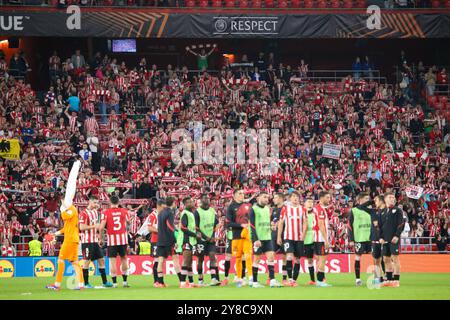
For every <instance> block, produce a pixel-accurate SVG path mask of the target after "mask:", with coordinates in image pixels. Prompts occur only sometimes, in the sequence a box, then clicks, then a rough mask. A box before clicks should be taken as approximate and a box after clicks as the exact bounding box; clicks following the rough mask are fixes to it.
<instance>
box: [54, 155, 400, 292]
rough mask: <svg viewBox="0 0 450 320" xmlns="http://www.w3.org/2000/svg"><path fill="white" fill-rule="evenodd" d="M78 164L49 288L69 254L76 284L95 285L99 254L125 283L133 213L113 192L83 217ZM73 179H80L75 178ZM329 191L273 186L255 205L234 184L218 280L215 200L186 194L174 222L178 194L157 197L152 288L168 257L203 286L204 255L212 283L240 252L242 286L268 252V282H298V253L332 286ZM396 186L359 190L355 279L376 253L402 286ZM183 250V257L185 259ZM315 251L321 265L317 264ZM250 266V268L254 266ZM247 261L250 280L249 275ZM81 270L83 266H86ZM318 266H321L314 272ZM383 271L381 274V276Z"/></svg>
mask: <svg viewBox="0 0 450 320" xmlns="http://www.w3.org/2000/svg"><path fill="white" fill-rule="evenodd" d="M79 166H80V164H79V163H75V165H74V166H73V168H72V170H71V175H70V177H69V180H68V186H67V190H66V197H65V199H64V200H63V203H62V205H61V216H62V219H63V221H64V227H63V229H61V230H60V231H58V232H57V233H55V234H52V235H49V236H51V237H54V236H57V235H59V234H64V242H63V245H62V247H61V250H60V253H59V259H58V271H57V276H56V282H55V283H54V284H52V285H50V286H47V288H48V289H53V290H59V289H60V287H61V281H62V276H63V273H64V269H65V265H64V260H69V261H70V262H71V263H72V265H73V267H74V270H75V273H76V275H77V279H78V286H76V287H75V288H74V289H83V288H92V286H91V285H90V284H89V272H88V268H89V264H90V262H91V261H94V260H98V265H99V271H100V274H101V277H102V282H103V286H102V287H117V269H116V263H117V262H116V258H117V257H120V260H121V261H120V262H121V264H120V265H121V267H120V269H121V274H122V277H123V286H124V287H129V285H128V282H127V277H128V264H127V256H126V255H127V246H128V236H127V234H128V232H127V227H128V221H129V213H128V210H127V209H125V208H120V205H119V199H118V198H117V197H116V196H112V197H111V198H110V204H111V205H110V208H108V209H105V210H104V211H103V212H102V213H101V214H100V213H99V210H98V208H99V204H98V200H97V199H96V198H95V197H91V198H90V200H89V204H88V207H87V208H86V209H85V210H84V211H82V212H81V214H80V216H78V212H77V209H76V208H75V207H74V206H73V204H72V199H73V195H74V194H75V186H76V177H77V175H78V170H79ZM74 179H75V180H74ZM330 201H331V195H330V194H329V193H328V192H325V191H322V192H320V193H319V201H318V203H317V204H315V203H314V202H315V200H314V199H313V198H310V197H306V198H304V199H302V197H301V193H299V192H297V191H294V190H291V191H290V193H289V194H288V195H285V194H282V193H276V194H274V195H273V199H272V204H271V203H270V196H269V194H267V193H265V192H261V193H259V194H258V195H257V196H256V202H255V203H254V204H253V205H252V204H251V203H250V202H249V201H247V200H246V199H245V195H244V191H243V190H240V189H236V190H234V193H233V200H232V201H231V203H230V204H229V206H228V209H227V211H226V228H227V243H226V254H225V264H224V267H225V278H224V279H223V280H222V281H220V277H219V268H218V263H217V259H216V242H215V239H214V235H215V230H216V228H217V226H218V219H217V214H216V211H215V210H214V208H212V207H211V206H210V199H209V196H208V194H203V195H202V196H201V198H200V205H199V206H198V207H197V208H196V205H195V201H194V200H193V199H192V198H190V197H186V198H184V199H183V201H182V202H183V207H184V208H183V211H182V212H181V214H180V218H179V223H178V225H175V223H174V221H175V213H176V209H177V208H176V205H175V203H176V202H175V198H173V197H167V198H166V199H160V200H158V201H157V205H156V209H155V210H154V211H153V212H152V213H151V214H150V215H149V217H148V220H147V223H146V224H145V226H144V228H145V229H146V232H144V233H142V234H143V235H145V234H148V233H150V234H151V235H150V241H151V246H152V256H153V257H154V261H153V277H154V287H156V288H164V287H167V284H166V283H165V282H164V272H163V270H164V269H163V266H164V261H165V260H166V259H167V258H169V257H171V258H172V260H173V262H174V268H175V271H176V273H177V275H178V279H179V282H180V288H193V287H201V286H204V285H206V284H205V283H204V280H203V262H204V260H205V257H209V260H210V268H209V269H210V274H211V281H210V283H209V285H211V286H219V285H221V286H226V285H227V284H228V283H229V273H230V268H231V260H232V258H233V257H234V258H235V270H236V272H235V273H236V274H235V278H234V282H236V285H237V286H238V287H241V286H245V285H247V284H248V285H249V286H251V287H252V288H260V287H264V285H262V284H260V283H259V282H258V272H259V269H260V268H259V263H260V259H261V256H262V255H265V256H266V264H267V267H268V273H269V277H268V280H267V284H266V285H268V286H270V287H283V286H289V287H296V286H297V285H298V284H297V279H298V276H299V273H300V258H301V257H305V258H306V259H307V262H308V270H309V277H310V280H309V282H308V285H315V286H318V287H329V286H331V284H329V283H328V282H327V281H326V279H325V265H326V261H327V253H328V250H329V247H330V243H329V240H328V239H329V234H328V217H327V212H326V209H327V207H328V206H329V204H330ZM395 204H396V199H395V195H394V194H393V193H386V194H385V195H384V196H381V195H379V196H377V197H376V198H375V199H374V200H371V199H370V196H369V194H367V193H360V194H359V195H358V197H357V205H356V207H354V208H352V210H351V212H350V216H349V230H350V240H351V245H352V246H354V248H355V255H356V257H355V266H354V270H355V276H356V285H358V286H360V285H362V281H361V279H360V269H361V268H360V265H361V257H362V255H363V254H367V253H370V252H371V253H372V257H373V260H374V266H375V267H374V268H373V269H374V271H373V272H374V280H373V282H374V284H379V285H382V286H389V287H398V286H399V285H400V282H399V280H400V263H399V258H398V255H399V244H400V234H401V232H402V231H403V226H404V218H403V212H402V210H401V209H400V208H398V207H396V206H395ZM104 230H106V239H107V253H108V257H109V259H110V264H109V265H110V276H111V279H112V283H111V282H108V281H107V276H106V271H105V262H104V257H103V251H102V250H101V245H102V239H103V234H104ZM80 240H81V245H82V253H83V259H84V264H83V266H82V267H80V265H79V262H78V244H79V242H80ZM277 253H278V254H280V255H281V256H282V261H283V264H282V281H281V283H280V282H278V281H277V280H276V277H275V256H276V254H277ZM180 256H182V257H183V259H182V264H181V265H180ZM314 256H315V257H316V259H317V270H315V269H314V263H313V262H314V261H313V258H314ZM193 257H197V260H198V261H197V262H198V263H197V270H196V271H197V273H198V281H197V283H195V282H194V279H193V269H192V266H193V263H192V262H193ZM250 266H251V267H250ZM246 267H247V269H248V270H247V275H248V281H246V280H245V275H246V270H245V269H246ZM81 269H82V270H81ZM316 271H317V272H316ZM383 273H384V277H383Z"/></svg>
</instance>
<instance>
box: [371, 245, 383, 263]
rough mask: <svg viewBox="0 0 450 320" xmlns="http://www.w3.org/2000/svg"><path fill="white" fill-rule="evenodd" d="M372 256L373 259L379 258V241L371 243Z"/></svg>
mask: <svg viewBox="0 0 450 320" xmlns="http://www.w3.org/2000/svg"><path fill="white" fill-rule="evenodd" d="M372 257H373V258H374V259H380V258H381V243H375V242H374V243H372Z"/></svg>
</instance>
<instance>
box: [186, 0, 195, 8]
mask: <svg viewBox="0 0 450 320" xmlns="http://www.w3.org/2000/svg"><path fill="white" fill-rule="evenodd" d="M186 7H188V8H193V7H195V0H187V1H186Z"/></svg>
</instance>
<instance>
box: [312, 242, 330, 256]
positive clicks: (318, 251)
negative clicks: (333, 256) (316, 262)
mask: <svg viewBox="0 0 450 320" xmlns="http://www.w3.org/2000/svg"><path fill="white" fill-rule="evenodd" d="M314 254H315V255H316V256H326V255H327V254H328V251H327V250H325V243H324V242H314Z"/></svg>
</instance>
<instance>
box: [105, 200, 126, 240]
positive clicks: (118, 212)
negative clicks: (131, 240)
mask: <svg viewBox="0 0 450 320" xmlns="http://www.w3.org/2000/svg"><path fill="white" fill-rule="evenodd" d="M129 220H130V215H129V213H128V210H127V209H124V208H109V209H106V210H104V211H103V213H102V221H106V235H107V242H108V246H109V247H111V246H123V245H127V244H128V231H127V223H128V221H129Z"/></svg>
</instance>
